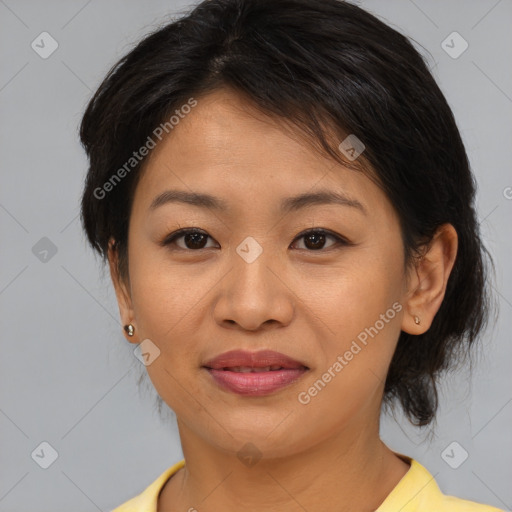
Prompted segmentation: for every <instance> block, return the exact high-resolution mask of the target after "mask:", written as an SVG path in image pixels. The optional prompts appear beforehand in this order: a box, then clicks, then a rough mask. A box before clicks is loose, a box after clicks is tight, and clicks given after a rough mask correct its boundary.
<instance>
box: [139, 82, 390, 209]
mask: <svg viewBox="0 0 512 512" xmlns="http://www.w3.org/2000/svg"><path fill="white" fill-rule="evenodd" d="M169 188H172V189H181V190H188V191H194V192H208V193H210V194H213V195H216V196H219V197H223V198H225V199H226V200H227V201H228V202H230V201H232V202H233V203H236V202H240V201H248V200H249V201H252V202H254V201H255V200H256V199H257V200H258V201H259V202H263V203H266V204H267V205H268V203H269V202H272V201H276V202H277V201H280V200H281V198H282V197H285V196H286V197H289V196H292V195H298V194H301V193H306V192H314V191H316V190H318V189H322V190H325V189H329V190H335V191H336V190H337V191H340V192H344V193H345V194H346V195H349V196H351V197H354V196H357V199H358V200H359V202H361V203H362V204H363V205H365V206H367V208H368V209H370V205H371V204H372V203H376V202H383V201H384V202H386V201H387V200H386V198H385V197H384V194H383V193H382V191H380V189H379V188H378V187H377V186H376V185H375V184H374V183H373V182H372V181H371V180H370V179H369V178H368V177H366V176H365V175H364V174H363V173H361V172H358V171H355V170H352V169H347V168H346V167H344V166H343V165H341V164H340V163H338V162H336V161H334V160H333V159H332V158H328V157H327V156H325V155H322V154H321V153H320V152H319V151H318V150H315V149H314V148H313V147H312V145H311V144H307V143H306V142H305V140H304V136H303V135H299V134H298V132H297V130H295V131H294V130H293V128H292V127H291V126H290V124H289V123H286V122H283V120H280V119H278V118H276V117H269V116H266V115H264V114H263V113H262V112H260V111H257V110H256V109H255V108H254V107H253V106H252V105H251V104H250V103H248V102H247V101H245V100H244V99H243V98H242V97H241V96H239V95H237V94H236V93H234V92H232V91H230V90H225V89H222V90H219V91H215V92H214V93H211V94H209V95H207V96H204V97H201V98H198V99H197V105H196V106H195V107H193V108H192V109H191V111H190V112H189V113H188V114H186V115H182V116H181V119H180V120H179V123H178V124H177V125H175V126H174V128H173V129H172V131H171V132H170V134H169V135H167V136H166V137H165V138H163V139H162V141H161V142H160V143H158V144H157V146H156V148H155V149H153V150H152V151H151V153H150V154H149V156H148V159H147V161H146V163H145V168H144V172H143V175H142V178H141V180H140V182H139V185H138V187H137V190H136V197H135V202H136V203H137V204H138V206H140V207H144V208H145V209H146V210H147V209H148V208H149V206H150V204H151V202H152V200H153V199H154V197H155V196H156V195H157V194H159V193H161V192H162V191H164V190H166V189H169ZM134 206H135V205H134ZM383 206H384V207H386V206H387V207H388V208H389V207H390V205H389V204H388V205H386V204H384V205H383Z"/></svg>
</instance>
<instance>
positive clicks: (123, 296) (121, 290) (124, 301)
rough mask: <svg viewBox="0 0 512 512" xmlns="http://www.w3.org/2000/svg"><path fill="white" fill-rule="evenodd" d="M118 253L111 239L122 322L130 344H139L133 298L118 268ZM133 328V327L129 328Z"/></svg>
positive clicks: (112, 271) (112, 274)
mask: <svg viewBox="0 0 512 512" xmlns="http://www.w3.org/2000/svg"><path fill="white" fill-rule="evenodd" d="M118 261H119V260H118V252H117V249H116V245H115V241H114V239H110V241H109V244H108V262H109V268H110V277H111V279H112V284H113V286H114V290H115V293H116V298H117V304H118V307H119V314H120V316H121V322H122V325H123V326H124V327H123V331H124V334H125V338H126V339H127V340H128V341H129V342H130V343H137V341H136V340H135V339H134V332H135V325H134V324H135V315H134V312H133V308H132V301H131V296H130V293H129V292H128V290H127V289H126V284H125V283H124V282H123V280H122V279H121V277H120V275H119V266H118ZM129 326H131V327H129Z"/></svg>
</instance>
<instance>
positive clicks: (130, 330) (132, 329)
mask: <svg viewBox="0 0 512 512" xmlns="http://www.w3.org/2000/svg"><path fill="white" fill-rule="evenodd" d="M124 330H125V331H126V334H128V336H133V333H134V332H135V327H133V325H132V324H128V325H125V326H124Z"/></svg>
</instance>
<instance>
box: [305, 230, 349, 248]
mask: <svg viewBox="0 0 512 512" xmlns="http://www.w3.org/2000/svg"><path fill="white" fill-rule="evenodd" d="M301 238H303V239H304V245H305V246H306V247H305V249H310V251H309V252H311V251H319V250H322V249H324V246H325V240H326V238H331V239H333V240H334V241H335V242H336V243H337V244H338V245H350V244H349V242H348V241H347V240H345V239H344V238H342V237H341V236H339V235H336V234H334V233H331V232H330V231H326V230H324V229H310V230H309V231H304V232H302V233H301V234H300V235H298V236H297V238H295V240H300V239H301ZM336 243H335V244H333V245H336ZM330 247H332V245H331V246H330ZM299 249H303V248H302V247H299Z"/></svg>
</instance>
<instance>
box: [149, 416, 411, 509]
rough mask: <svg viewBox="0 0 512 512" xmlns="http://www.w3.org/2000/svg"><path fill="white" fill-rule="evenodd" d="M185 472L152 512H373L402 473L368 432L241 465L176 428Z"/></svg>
mask: <svg viewBox="0 0 512 512" xmlns="http://www.w3.org/2000/svg"><path fill="white" fill-rule="evenodd" d="M178 426H179V429H180V438H181V442H182V447H183V453H184V456H185V460H186V465H185V467H184V468H182V469H181V470H180V471H178V473H177V474H176V475H175V476H174V477H173V478H171V479H170V480H169V481H168V482H167V484H166V485H165V486H164V488H163V490H162V492H161V494H160V497H159V502H158V511H159V512H164V511H170V510H187V511H188V510H192V511H193V510H194V509H197V510H200V511H201V512H210V511H212V512H213V511H218V510H225V511H232V510H239V509H241V508H243V510H246V511H248V512H253V511H254V512H256V511H258V512H259V511H261V510H265V511H269V512H274V511H275V512H277V511H279V512H292V511H294V512H295V511H297V510H299V509H301V508H302V509H303V510H304V509H305V510H324V511H325V512H328V511H331V510H332V511H333V512H334V511H336V512H348V511H353V510H372V511H373V510H376V509H377V508H378V507H379V505H380V504H381V503H382V502H383V501H384V500H385V498H386V497H387V496H388V494H389V493H390V492H391V491H392V490H393V488H394V487H395V486H396V484H397V483H398V482H399V481H400V479H401V478H402V477H403V476H404V475H405V473H406V472H407V471H408V469H409V465H408V464H407V463H406V462H404V461H402V460H401V459H400V458H398V457H397V456H396V455H395V454H394V453H393V452H392V451H391V450H390V449H389V448H388V447H387V446H386V445H385V444H384V443H383V442H382V441H381V440H380V438H379V435H378V420H377V425H376V427H377V428H376V429H375V428H372V427H366V428H352V429H350V428H345V429H343V430H342V431H341V432H337V433H336V434H335V435H333V436H331V437H329V438H327V439H325V440H323V441H321V442H319V443H317V444H315V445H314V446H311V447H309V448H308V449H306V450H303V451H300V452H298V451H296V452H295V453H293V454H291V455H288V456H283V457H278V458H272V457H271V456H268V455H267V454H266V453H265V454H262V458H261V459H259V460H258V461H257V462H256V463H254V464H253V465H245V464H243V463H242V462H241V461H240V459H239V458H238V457H237V455H236V453H235V454H233V453H227V452H226V451H224V450H220V449H217V448H216V447H212V445H211V444H208V443H205V442H204V440H203V439H201V438H199V437H197V436H196V435H195V434H194V433H193V432H192V431H190V430H189V429H187V428H186V427H185V426H184V425H183V424H181V423H180V422H179V421H178Z"/></svg>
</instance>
